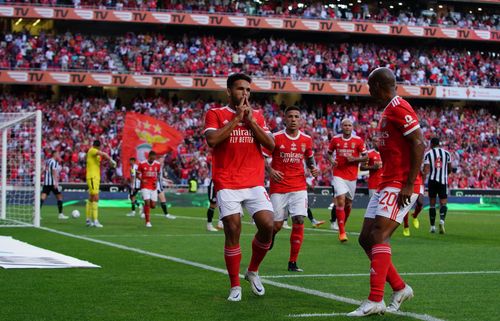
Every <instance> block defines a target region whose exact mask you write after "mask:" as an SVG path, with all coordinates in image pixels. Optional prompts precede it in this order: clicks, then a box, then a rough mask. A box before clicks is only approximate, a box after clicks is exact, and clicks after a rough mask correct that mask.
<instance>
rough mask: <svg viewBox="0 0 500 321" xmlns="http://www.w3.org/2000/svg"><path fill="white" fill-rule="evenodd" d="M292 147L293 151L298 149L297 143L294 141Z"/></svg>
mask: <svg viewBox="0 0 500 321" xmlns="http://www.w3.org/2000/svg"><path fill="white" fill-rule="evenodd" d="M290 149H291V150H292V151H296V150H297V145H295V143H292V145H291V147H290Z"/></svg>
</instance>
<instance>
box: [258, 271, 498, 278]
mask: <svg viewBox="0 0 500 321" xmlns="http://www.w3.org/2000/svg"><path fill="white" fill-rule="evenodd" d="M399 274H400V275H471V274H500V271H444V272H400V273H399ZM358 276H370V274H369V273H349V274H284V275H261V276H260V277H261V278H263V279H289V278H338V277H358Z"/></svg>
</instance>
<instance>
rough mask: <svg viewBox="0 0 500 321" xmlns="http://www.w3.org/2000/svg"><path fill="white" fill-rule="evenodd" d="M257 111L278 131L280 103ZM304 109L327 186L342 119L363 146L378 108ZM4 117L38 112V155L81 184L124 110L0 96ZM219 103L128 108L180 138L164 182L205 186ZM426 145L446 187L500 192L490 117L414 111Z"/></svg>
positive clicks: (110, 103) (159, 101)
mask: <svg viewBox="0 0 500 321" xmlns="http://www.w3.org/2000/svg"><path fill="white" fill-rule="evenodd" d="M254 104H255V105H254V107H255V108H260V109H263V110H264V111H265V114H266V119H267V121H268V125H269V127H270V128H271V129H272V130H273V131H277V130H280V129H282V128H283V118H282V117H283V108H284V105H283V104H281V105H279V104H277V103H275V102H271V101H258V102H255V103H254ZM300 105H301V108H302V110H303V117H304V124H303V130H304V131H305V132H306V133H308V134H310V135H311V136H312V137H313V138H314V144H315V150H316V154H315V158H316V160H317V162H318V166H319V169H320V172H321V173H320V175H319V177H318V178H317V181H316V184H317V185H320V186H329V185H330V183H331V180H332V174H331V168H330V166H329V164H328V162H327V160H326V157H325V152H326V150H327V148H328V143H329V140H330V139H331V137H332V135H334V134H336V133H338V132H340V121H341V119H343V118H345V117H349V118H351V119H352V120H353V121H354V122H355V127H354V129H355V132H356V134H357V135H359V136H360V137H362V138H363V139H365V140H366V141H367V145H368V146H369V147H370V137H371V136H372V135H373V134H374V133H375V129H376V127H377V122H378V119H379V116H380V110H378V109H377V107H376V106H375V105H371V104H367V103H356V102H350V103H338V104H337V103H329V104H326V105H325V104H321V103H319V104H317V105H314V106H310V105H309V106H307V105H305V104H303V103H301V104H300ZM0 106H1V112H19V111H33V110H37V109H40V110H42V111H43V115H44V119H43V124H44V125H43V143H42V145H43V150H44V153H45V155H48V154H49V152H50V150H52V149H57V150H60V151H61V156H62V159H63V161H62V171H61V180H62V181H64V182H84V181H85V155H86V151H87V150H88V148H89V147H90V144H91V142H92V139H93V138H94V137H99V138H100V139H101V140H102V141H103V142H105V144H103V150H104V151H105V152H107V153H109V154H110V155H112V157H113V158H114V159H115V160H117V161H118V163H119V164H121V160H120V142H121V140H122V137H121V132H122V127H123V123H124V116H125V112H126V111H127V109H126V108H125V107H122V106H120V104H119V102H118V103H117V101H116V100H115V99H102V98H97V97H92V96H86V97H84V98H82V97H80V98H77V97H76V96H71V95H69V96H67V97H64V98H62V99H60V100H58V101H50V100H49V99H47V97H43V96H37V95H36V94H33V93H32V94H25V95H16V96H14V95H9V94H3V95H1V96H0ZM217 106H220V102H216V101H205V100H194V101H184V100H181V99H178V98H177V97H176V96H174V97H173V98H170V99H166V98H162V97H154V98H147V99H146V98H137V99H136V100H135V101H134V102H133V104H132V106H131V107H130V108H129V109H128V110H134V111H137V112H140V113H144V114H147V115H151V116H153V117H155V118H158V119H162V120H164V121H166V122H167V123H169V124H171V125H172V126H173V127H175V128H176V129H178V130H179V131H181V132H182V133H183V134H184V135H185V140H184V142H183V143H182V144H181V145H180V146H179V148H178V150H177V151H176V152H174V153H171V154H169V155H168V156H167V158H166V161H165V162H166V164H167V165H168V166H166V168H167V170H168V174H169V178H170V179H172V180H173V182H174V183H177V184H179V183H181V182H185V181H186V180H187V179H188V178H189V177H191V176H193V177H195V178H196V179H197V180H198V181H199V182H200V184H207V181H208V179H209V172H210V171H209V168H210V163H211V156H210V152H209V149H208V147H207V145H206V143H205V140H204V137H203V135H202V133H201V130H202V128H203V119H204V113H205V111H206V110H208V109H209V108H213V107H217ZM415 110H416V111H417V113H418V115H419V117H420V120H421V122H420V123H421V126H422V128H423V131H424V135H425V138H426V140H427V141H428V140H430V138H431V137H433V136H434V135H437V136H438V137H439V138H440V140H441V142H442V146H443V147H444V148H446V149H448V150H449V151H450V153H451V154H452V165H453V173H452V174H451V175H450V184H449V186H450V187H451V188H489V189H495V188H500V166H499V164H500V163H499V162H500V157H499V146H500V144H499V136H498V133H497V129H498V127H499V122H498V119H497V118H496V116H495V115H493V114H491V113H489V112H488V111H487V110H485V109H479V108H458V107H456V108H437V107H427V106H426V107H425V108H423V107H418V106H415ZM102 173H103V178H102V181H103V182H114V183H122V177H121V176H122V172H121V165H119V166H118V168H117V169H116V170H115V169H112V168H110V167H107V168H106V169H105V170H103V171H102Z"/></svg>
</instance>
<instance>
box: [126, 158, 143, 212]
mask: <svg viewBox="0 0 500 321" xmlns="http://www.w3.org/2000/svg"><path fill="white" fill-rule="evenodd" d="M129 162H130V181H129V186H128V188H129V191H128V197H129V198H130V202H131V203H132V210H131V211H130V213H128V214H127V216H135V208H136V207H137V206H138V205H139V202H138V201H137V193H139V190H140V188H141V181H140V180H139V179H138V178H137V169H138V168H139V165H137V164H136V163H135V162H136V159H135V157H131V158H130V159H129Z"/></svg>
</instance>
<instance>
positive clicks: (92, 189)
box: [85, 140, 116, 227]
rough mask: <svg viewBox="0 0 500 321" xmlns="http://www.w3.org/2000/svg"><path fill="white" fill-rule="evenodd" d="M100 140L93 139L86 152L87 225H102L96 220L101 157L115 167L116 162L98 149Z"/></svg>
mask: <svg viewBox="0 0 500 321" xmlns="http://www.w3.org/2000/svg"><path fill="white" fill-rule="evenodd" d="M99 147H101V142H100V141H98V140H95V141H94V143H93V144H92V147H91V148H90V149H89V151H88V152H87V185H88V187H89V200H88V202H87V206H86V208H85V215H86V217H87V222H86V224H87V226H89V227H92V226H93V227H102V224H101V223H99V220H98V202H99V184H100V183H101V158H102V157H104V158H106V159H107V160H108V161H109V163H110V164H111V166H113V167H116V162H115V161H114V160H113V159H112V158H111V156H109V155H108V154H106V153H104V152H102V151H100V150H99Z"/></svg>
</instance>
